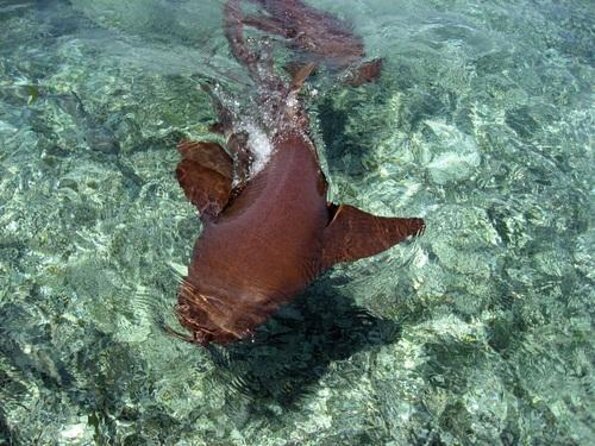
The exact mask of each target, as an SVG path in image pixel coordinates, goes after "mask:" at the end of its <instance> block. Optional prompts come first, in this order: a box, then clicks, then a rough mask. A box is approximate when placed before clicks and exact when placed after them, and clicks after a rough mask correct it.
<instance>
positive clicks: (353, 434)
mask: <svg viewBox="0 0 595 446" xmlns="http://www.w3.org/2000/svg"><path fill="white" fill-rule="evenodd" d="M317 4H318V3H317ZM319 5H320V7H323V8H325V9H328V10H331V11H333V12H335V13H337V14H339V15H341V16H343V17H345V18H348V19H349V20H350V21H352V22H353V23H354V26H355V29H357V31H358V32H359V33H360V34H361V35H363V36H364V37H365V40H366V45H367V48H368V53H369V55H370V56H382V57H384V58H385V62H386V66H385V70H384V72H383V74H382V79H381V81H380V82H379V83H378V84H376V85H370V86H366V87H363V88H358V89H350V88H346V87H344V86H342V85H338V84H336V83H335V82H334V81H332V80H331V78H330V77H329V76H327V75H325V73H321V74H320V75H318V77H317V78H315V79H313V80H312V83H311V85H310V87H309V90H308V91H307V92H306V96H308V95H309V96H310V98H309V99H307V100H308V101H309V102H310V104H311V105H310V107H309V109H310V114H311V118H312V122H313V135H314V138H315V139H316V141H317V142H318V146H319V148H320V149H321V151H322V154H323V156H324V158H325V159H326V163H327V171H328V173H329V175H330V180H331V181H332V189H331V191H332V195H333V198H334V199H335V200H336V201H344V202H348V203H351V204H355V205H358V206H360V207H362V208H364V209H366V210H368V211H371V212H375V213H379V214H385V215H390V214H394V215H409V216H423V217H424V218H425V219H426V222H427V230H426V233H425V234H424V235H423V237H421V238H419V239H418V240H416V241H414V242H412V243H409V244H406V245H400V246H398V247H395V248H393V249H391V250H390V251H388V252H386V253H384V254H381V255H379V256H376V257H373V258H370V259H366V260H362V261H359V262H356V263H353V264H350V265H343V266H339V267H336V268H335V269H334V270H332V271H331V272H330V273H328V274H326V275H325V276H324V277H322V278H321V279H320V280H318V281H317V282H316V283H315V284H314V285H313V286H312V287H311V288H310V289H309V290H308V291H307V292H306V293H304V295H303V296H301V297H300V298H298V300H297V301H296V302H295V303H294V304H292V305H291V306H289V307H288V308H285V309H283V310H282V311H281V312H280V314H279V315H278V316H277V317H276V318H275V319H274V320H272V321H270V322H269V323H268V324H267V325H266V326H265V327H263V329H262V330H261V331H260V333H259V334H258V335H257V337H256V339H255V342H254V343H244V344H238V345H234V346H233V347H231V348H229V349H213V350H212V351H210V352H208V351H205V350H202V349H199V348H196V347H194V346H191V345H187V344H185V343H183V342H180V341H177V340H175V339H172V338H171V337H168V336H167V335H166V334H164V332H163V331H162V330H161V329H160V327H159V321H160V320H162V319H164V320H165V321H166V322H167V323H169V324H172V325H175V320H174V318H173V315H172V306H173V304H174V302H175V295H176V287H177V276H178V275H179V274H183V273H184V268H185V265H186V263H187V262H188V260H189V255H190V250H191V247H192V244H193V242H194V240H195V238H196V236H197V234H199V232H200V225H199V222H198V220H197V219H196V217H195V214H194V210H193V208H192V206H191V205H190V204H188V203H187V202H186V200H185V198H184V196H183V194H182V192H181V190H180V189H179V187H178V185H177V183H176V181H175V179H174V177H173V170H174V169H175V165H176V163H177V161H178V155H177V153H176V151H175V149H174V147H175V143H176V142H177V141H178V140H179V139H180V138H181V137H182V136H189V137H192V138H200V137H205V136H206V135H207V128H208V125H209V124H210V123H211V122H212V120H213V118H214V115H213V111H212V109H211V106H210V104H209V101H208V99H207V97H206V96H205V95H204V94H203V93H202V92H201V91H199V90H198V89H197V88H196V87H197V86H198V85H199V84H200V82H204V81H205V80H207V79H213V78H215V79H217V80H219V81H220V82H222V83H223V84H224V85H225V87H226V88H227V89H228V90H230V91H232V92H244V90H243V89H244V88H245V87H244V85H245V82H246V76H245V74H244V73H243V71H242V69H241V68H240V67H239V66H237V65H236V64H235V63H234V62H233V61H232V60H231V59H230V57H229V55H228V53H227V46H226V42H225V39H224V38H223V35H222V33H221V29H220V21H221V3H220V2H217V1H213V0H208V1H207V0H205V1H198V0H176V1H174V0H144V1H142V2H141V1H139V2H120V1H115V0H95V1H92V0H71V1H70V2H66V1H47V2H35V1H26V0H19V1H11V0H3V1H0V332H1V336H0V444H17V445H21V444H23V445H28V444H77V445H78V444H80V445H87V444H125V445H136V444H138V445H141V444H142V445H145V444H168V445H169V444H177V445H201V444H204V445H337V444H344V445H372V444H373V445H376V444H378V445H380V444H385V445H395V446H396V445H405V444H420V445H421V444H432V445H443V444H444V445H458V444H486V445H494V444H502V445H514V444H536V445H537V444H548V445H550V444H551V445H554V444H555V445H558V444H563V445H583V444H584V445H587V444H593V443H595V432H594V426H595V378H594V375H593V358H595V351H594V347H595V336H594V335H593V317H592V316H593V301H594V300H593V299H594V298H595V291H594V287H593V282H594V280H595V274H594V271H595V261H594V258H593V252H594V250H595V232H594V230H593V226H592V221H593V198H594V197H593V195H594V192H595V189H594V181H593V180H594V174H593V165H594V160H593V130H594V122H593V121H594V107H593V104H595V100H594V97H593V92H592V85H593V83H594V81H595V75H594V68H595V67H594V54H593V51H594V48H595V42H594V34H595V31H594V26H595V17H594V15H595V8H594V7H593V3H592V2H591V1H589V0H582V1H579V0H573V1H565V2H556V1H553V0H552V1H547V0H542V1H540V0H520V1H510V0H507V1H504V0H500V1H493V2H479V1H471V0H466V1H462V0H461V1H457V0H435V1H430V0H423V1H416V2H413V1H398V0H397V1H395V0H390V1H389V0H348V1H343V2H333V1H331V0H324V1H321V2H319ZM238 98H240V99H244V98H245V94H243V95H241V94H240V95H239V96H238Z"/></svg>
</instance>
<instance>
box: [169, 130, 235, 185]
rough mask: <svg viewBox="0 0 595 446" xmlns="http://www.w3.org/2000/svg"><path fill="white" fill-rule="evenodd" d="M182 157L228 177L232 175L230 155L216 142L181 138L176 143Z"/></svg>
mask: <svg viewBox="0 0 595 446" xmlns="http://www.w3.org/2000/svg"><path fill="white" fill-rule="evenodd" d="M178 151H179V152H180V155H182V159H188V160H192V161H196V162H197V163H198V164H200V165H202V166H204V167H205V168H207V169H211V170H213V171H215V172H217V173H219V174H220V175H222V176H224V177H226V178H229V180H230V181H231V178H232V175H233V161H232V159H231V156H230V155H229V154H228V153H227V152H226V151H225V149H224V148H223V147H221V146H220V145H219V144H217V143H216V142H211V141H190V140H187V139H185V140H183V141H180V143H179V144H178Z"/></svg>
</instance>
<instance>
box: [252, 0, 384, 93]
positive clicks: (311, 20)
mask: <svg viewBox="0 0 595 446" xmlns="http://www.w3.org/2000/svg"><path fill="white" fill-rule="evenodd" d="M250 2H251V3H254V4H256V5H259V6H260V8H261V9H262V10H263V13H260V14H252V15H248V16H246V17H244V18H243V23H244V24H245V25H248V26H251V27H254V28H256V29H259V30H261V31H264V32H267V33H269V34H274V35H278V36H281V37H282V38H284V39H285V40H286V42H287V46H288V47H289V48H290V49H292V50H293V52H294V53H296V55H297V56H298V60H297V61H295V62H294V63H292V64H290V66H289V67H288V68H289V69H290V71H292V69H293V68H294V67H295V66H296V65H297V66H300V65H303V64H304V63H311V62H314V63H316V64H324V65H325V66H327V68H330V69H331V70H344V71H345V75H344V76H343V79H342V80H343V82H345V83H347V84H349V85H352V86H358V85H361V84H363V83H366V82H372V81H374V80H375V79H376V78H378V76H380V71H381V69H382V59H372V60H368V61H365V60H364V58H365V55H366V54H365V49H364V43H363V40H362V38H361V37H360V36H358V35H356V34H355V33H353V31H352V30H351V29H350V28H351V27H350V26H349V24H348V23H346V22H345V21H343V20H341V19H339V18H338V17H335V16H334V15H332V14H329V13H327V12H324V11H320V10H317V9H315V8H312V7H310V6H308V5H307V4H305V3H304V2H303V1H301V0H250ZM300 61H301V62H303V63H300Z"/></svg>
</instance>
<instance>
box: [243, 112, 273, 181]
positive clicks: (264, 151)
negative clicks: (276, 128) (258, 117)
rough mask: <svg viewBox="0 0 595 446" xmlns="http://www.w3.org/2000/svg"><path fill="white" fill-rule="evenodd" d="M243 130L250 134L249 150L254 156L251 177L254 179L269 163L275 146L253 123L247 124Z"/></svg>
mask: <svg viewBox="0 0 595 446" xmlns="http://www.w3.org/2000/svg"><path fill="white" fill-rule="evenodd" d="M242 129H243V130H245V131H246V132H248V149H249V150H250V153H251V154H252V156H253V159H252V165H251V166H250V176H251V177H252V176H254V175H256V174H257V173H258V172H260V171H261V170H262V169H263V168H264V166H266V165H267V163H268V162H269V159H270V158H271V154H272V153H273V145H272V144H271V140H270V139H269V137H268V136H267V134H266V133H265V132H264V130H262V129H261V128H260V127H258V126H256V125H254V124H252V123H245V124H244V125H243V126H242Z"/></svg>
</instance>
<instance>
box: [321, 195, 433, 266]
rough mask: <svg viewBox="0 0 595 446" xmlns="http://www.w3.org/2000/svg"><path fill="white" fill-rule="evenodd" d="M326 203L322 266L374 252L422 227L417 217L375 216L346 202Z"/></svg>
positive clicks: (421, 221)
mask: <svg viewBox="0 0 595 446" xmlns="http://www.w3.org/2000/svg"><path fill="white" fill-rule="evenodd" d="M328 207H329V213H330V216H331V220H330V222H329V224H328V226H327V227H326V228H325V230H324V238H323V252H322V264H323V267H324V269H327V268H330V267H331V266H333V265H334V264H335V263H339V262H350V261H353V260H357V259H362V258H364V257H369V256H372V255H374V254H378V253H379V252H382V251H384V250H386V249H388V248H390V247H391V246H393V245H396V244H397V243H399V242H402V241H403V240H405V239H407V238H408V237H411V236H415V235H418V234H419V233H420V232H422V231H423V229H424V221H423V220H422V219H421V218H396V217H378V216H375V215H372V214H368V213H367V212H364V211H362V210H360V209H357V208H355V207H353V206H349V205H346V204H342V205H338V206H337V205H335V204H329V206H328Z"/></svg>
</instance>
